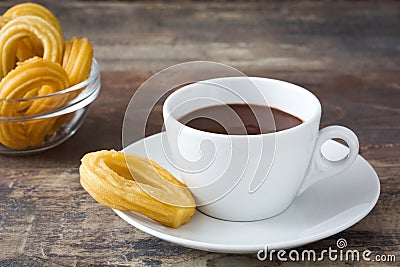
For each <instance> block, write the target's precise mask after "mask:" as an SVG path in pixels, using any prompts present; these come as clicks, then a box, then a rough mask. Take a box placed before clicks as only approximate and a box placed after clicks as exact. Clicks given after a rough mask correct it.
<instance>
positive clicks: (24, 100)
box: [0, 58, 101, 155]
mask: <svg viewBox="0 0 400 267" xmlns="http://www.w3.org/2000/svg"><path fill="white" fill-rule="evenodd" d="M25 63H26V62H24V64H25ZM14 78H15V77H14ZM17 78H18V77H17ZM40 78H41V79H48V80H49V81H50V80H51V79H52V77H44V76H41V77H40ZM58 79H60V78H58ZM27 80H28V81H29V82H32V80H34V79H29V78H27ZM3 81H4V79H3V80H2V83H3ZM25 83H26V81H25ZM49 83H50V82H49ZM59 83H61V85H62V81H60V80H58V81H57V84H56V85H57V86H60V85H59ZM14 84H15V83H14ZM100 87H101V82H100V68H99V64H98V62H97V60H96V59H94V58H93V61H92V65H91V69H90V74H89V77H88V78H87V79H85V80H84V81H82V82H80V83H78V84H75V85H73V86H71V87H67V88H65V89H63V90H57V89H56V90H55V89H54V88H52V87H51V85H48V84H46V85H42V86H41V87H40V88H38V89H37V90H41V91H42V94H39V95H38V93H36V96H33V97H30V96H29V92H30V91H29V92H28V93H26V94H25V96H24V97H16V98H9V99H5V98H1V99H0V154H10V155H26V154H31V153H36V152H40V151H43V150H47V149H49V148H52V147H55V146H57V145H59V144H61V143H62V142H64V141H65V140H67V139H68V138H69V137H71V136H72V135H73V134H74V133H75V132H76V131H77V130H78V129H79V127H80V126H81V125H82V123H83V121H84V119H85V117H86V115H87V113H88V110H89V107H90V104H91V103H92V102H93V101H94V100H95V99H96V97H97V96H98V94H99V92H100ZM3 88H4V87H3ZM17 90H18V89H17ZM52 90H53V91H55V92H53V93H52V92H51V91H52ZM33 93H35V92H33ZM33 93H32V92H31V94H33Z"/></svg>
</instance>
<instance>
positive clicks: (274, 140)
mask: <svg viewBox="0 0 400 267" xmlns="http://www.w3.org/2000/svg"><path fill="white" fill-rule="evenodd" d="M227 103H247V104H258V105H266V106H270V107H274V108H278V109H280V110H283V111H285V112H287V113H289V114H292V115H294V116H296V117H299V118H301V119H302V120H303V121H304V122H303V123H302V124H300V125H298V126H295V127H292V128H289V129H286V130H282V131H277V132H274V133H266V134H258V135H229V134H216V133H210V132H205V131H201V130H197V129H194V128H191V127H188V126H186V125H184V124H182V123H181V122H179V120H178V119H180V118H182V116H184V115H186V114H188V113H190V112H192V111H194V110H197V109H200V108H205V107H208V106H213V105H218V104H227ZM163 116H164V125H165V128H166V136H167V138H168V144H169V151H170V152H171V154H172V155H171V157H169V160H170V162H171V163H172V164H174V165H175V167H176V168H178V169H179V170H180V174H181V178H182V179H183V181H184V183H185V184H186V185H187V186H188V187H189V189H190V190H191V191H192V193H193V195H194V197H195V200H196V204H197V205H198V207H197V208H198V209H199V210H200V211H201V212H203V213H205V214H207V215H209V216H213V217H216V218H219V219H224V220H231V221H253V220H260V219H265V218H269V217H272V216H275V215H277V214H279V213H281V212H283V211H284V210H285V209H287V208H288V207H289V205H290V204H291V202H292V201H293V199H294V198H295V197H296V196H297V195H299V194H301V193H302V192H304V191H305V190H306V189H307V188H308V187H310V186H311V185H312V184H314V183H315V182H317V181H319V180H321V179H323V178H326V177H329V176H332V175H334V174H337V173H339V172H341V171H343V170H345V169H347V168H348V167H350V166H351V164H353V162H354V160H355V159H356V157H357V154H358V149H359V144H358V139H357V136H356V135H355V134H354V133H353V132H352V131H351V130H349V129H347V128H345V127H342V126H329V127H326V128H324V129H322V130H319V124H320V118H321V105H320V103H319V101H318V99H317V98H316V97H315V96H314V95H313V94H312V93H310V92H309V91H307V90H306V89H304V88H301V87H299V86H297V85H294V84H291V83H288V82H284V81H279V80H273V79H267V78H257V77H227V78H218V79H212V80H207V81H202V82H197V83H194V84H190V85H187V86H184V87H182V88H180V89H178V90H177V91H175V92H174V93H172V94H171V95H170V96H169V97H168V98H167V99H166V101H165V103H164V106H163ZM332 138H340V139H342V140H344V141H345V142H346V143H347V145H348V147H349V154H348V155H347V156H346V157H345V158H343V159H340V160H338V161H331V160H329V159H327V158H325V157H324V156H323V155H322V153H321V146H322V145H323V143H324V142H325V141H327V140H329V139H332ZM316 201H318V200H316Z"/></svg>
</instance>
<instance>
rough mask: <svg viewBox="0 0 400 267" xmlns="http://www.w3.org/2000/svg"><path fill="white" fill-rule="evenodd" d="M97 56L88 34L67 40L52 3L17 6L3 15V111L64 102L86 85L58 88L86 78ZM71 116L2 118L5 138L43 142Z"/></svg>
mask: <svg viewBox="0 0 400 267" xmlns="http://www.w3.org/2000/svg"><path fill="white" fill-rule="evenodd" d="M92 58H93V47H92V45H91V43H90V42H89V41H88V40H87V38H82V39H79V38H77V37H73V38H72V39H71V40H70V41H64V37H63V34H62V28H61V26H60V23H59V21H58V20H57V18H56V17H55V16H54V15H53V14H52V13H51V11H50V10H48V9H47V8H45V7H43V6H41V5H38V4H34V3H23V4H18V5H15V6H13V7H11V8H10V9H8V10H7V11H6V12H5V13H4V14H3V15H2V16H0V79H1V82H0V116H2V117H6V118H8V117H11V118H15V117H26V116H32V115H36V114H45V113H51V112H52V111H53V110H55V109H57V108H60V107H62V106H63V105H65V104H66V103H67V102H68V101H70V100H72V99H74V98H75V97H76V96H78V95H79V93H80V92H81V91H82V90H83V89H84V88H85V86H82V87H80V88H77V89H76V90H75V91H74V90H71V92H69V93H65V94H55V95H54V93H56V92H58V91H61V90H64V89H66V88H69V87H71V86H73V85H76V84H78V83H80V82H82V81H84V80H86V79H87V78H88V77H89V75H90V70H91V65H92ZM47 96H48V97H47ZM14 99H15V101H13V100H14ZM69 115H70V114H66V115H65V116H62V117H59V118H57V117H53V118H46V119H37V120H33V121H28V120H26V121H23V120H22V121H20V122H19V121H18V122H16V121H12V122H1V123H0V142H1V143H2V144H3V145H5V146H7V147H10V148H13V149H24V148H27V147H37V146H41V145H42V144H43V143H44V142H45V138H46V136H49V135H51V134H53V133H54V132H55V131H57V130H58V129H59V128H60V126H61V124H62V123H63V122H65V121H66V120H67V118H69V117H70V116H69Z"/></svg>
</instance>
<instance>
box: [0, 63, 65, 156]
mask: <svg viewBox="0 0 400 267" xmlns="http://www.w3.org/2000/svg"><path fill="white" fill-rule="evenodd" d="M68 85H69V84H68V76H67V73H66V72H65V70H64V69H63V68H62V67H61V66H60V65H59V64H57V63H54V62H50V61H45V60H43V59H42V58H38V57H35V58H32V59H29V60H27V61H25V62H23V63H19V64H18V66H17V67H16V68H15V69H14V70H12V71H10V72H9V73H8V75H7V76H6V77H4V78H3V79H2V80H1V82H0V99H1V100H0V116H3V117H8V118H12V117H21V116H27V115H34V114H40V113H45V112H47V111H52V110H54V109H55V108H58V107H60V106H62V105H64V104H65V102H66V101H67V96H65V95H63V94H61V95H51V96H47V95H49V94H51V93H54V92H57V91H60V90H63V89H65V88H68ZM37 96H43V97H42V98H40V97H39V98H34V99H32V100H27V101H26V102H22V103H21V101H13V100H14V99H17V100H18V99H21V98H23V97H37ZM28 99H29V98H28ZM56 120H57V118H56V117H52V118H47V119H39V120H34V121H26V122H24V121H21V122H1V123H0V142H1V143H2V144H3V145H5V146H7V147H10V148H14V149H23V148H27V147H35V146H40V145H42V144H43V143H44V142H45V138H46V136H48V135H50V134H51V133H52V132H54V127H55V126H54V125H55V122H56Z"/></svg>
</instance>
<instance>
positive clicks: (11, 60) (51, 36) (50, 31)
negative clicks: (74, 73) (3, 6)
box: [0, 16, 63, 78]
mask: <svg viewBox="0 0 400 267" xmlns="http://www.w3.org/2000/svg"><path fill="white" fill-rule="evenodd" d="M26 37H36V38H38V39H39V40H41V42H42V45H43V49H44V52H43V58H44V59H46V60H48V61H52V62H55V63H59V64H61V60H62V53H63V37H62V35H60V33H59V31H58V30H57V29H56V28H55V27H54V26H53V25H51V24H50V23H49V22H47V21H46V20H44V19H42V18H40V17H37V16H22V17H16V18H15V19H12V20H11V21H9V22H8V23H6V24H5V25H4V26H3V27H2V28H1V29H0V53H1V60H0V78H1V77H4V76H5V75H6V74H7V73H8V72H9V71H10V70H12V69H13V68H14V67H15V63H16V52H17V48H18V44H19V41H20V40H21V39H22V38H26Z"/></svg>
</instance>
